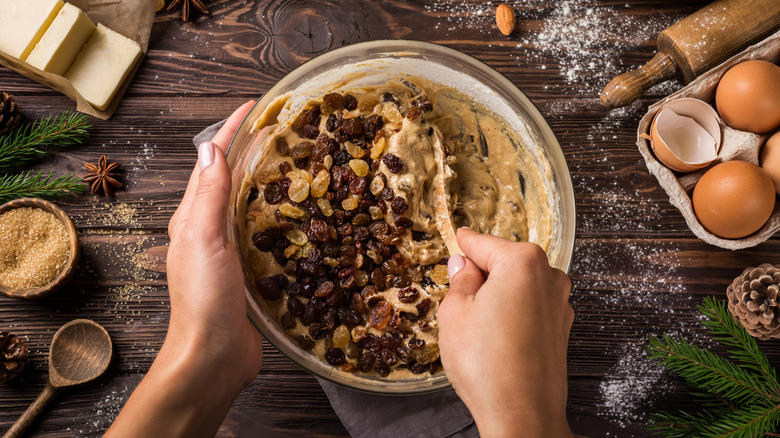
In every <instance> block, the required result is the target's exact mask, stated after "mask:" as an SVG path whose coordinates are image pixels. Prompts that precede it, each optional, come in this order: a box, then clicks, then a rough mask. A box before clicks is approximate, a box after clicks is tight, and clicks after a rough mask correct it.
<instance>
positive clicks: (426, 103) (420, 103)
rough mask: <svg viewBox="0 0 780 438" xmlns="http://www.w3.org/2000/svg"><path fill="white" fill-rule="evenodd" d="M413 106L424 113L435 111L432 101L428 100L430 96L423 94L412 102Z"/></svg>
mask: <svg viewBox="0 0 780 438" xmlns="http://www.w3.org/2000/svg"><path fill="white" fill-rule="evenodd" d="M412 106H415V107H417V108H420V109H421V110H423V111H424V112H426V113H427V112H428V111H433V104H432V103H431V100H430V99H428V96H426V95H424V94H421V95H419V96H417V97H415V98H414V100H412Z"/></svg>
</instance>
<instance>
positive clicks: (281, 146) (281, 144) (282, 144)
mask: <svg viewBox="0 0 780 438" xmlns="http://www.w3.org/2000/svg"><path fill="white" fill-rule="evenodd" d="M274 147H275V149H276V153H278V154H279V155H281V156H283V157H286V156H288V155H290V147H289V146H288V145H287V140H285V139H283V138H277V139H276V143H275V144H274Z"/></svg>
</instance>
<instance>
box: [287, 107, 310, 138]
mask: <svg viewBox="0 0 780 438" xmlns="http://www.w3.org/2000/svg"><path fill="white" fill-rule="evenodd" d="M308 116H309V110H303V111H301V113H300V114H298V117H296V118H295V120H293V122H292V124H291V125H290V128H291V129H292V130H293V132H294V133H296V134H298V133H299V132H300V130H301V128H303V125H305V124H306V121H307V119H308Z"/></svg>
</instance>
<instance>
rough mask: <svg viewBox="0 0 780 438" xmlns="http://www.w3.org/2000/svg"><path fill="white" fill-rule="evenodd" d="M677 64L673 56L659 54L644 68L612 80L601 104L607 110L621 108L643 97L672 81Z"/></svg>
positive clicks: (602, 94)
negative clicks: (655, 88)
mask: <svg viewBox="0 0 780 438" xmlns="http://www.w3.org/2000/svg"><path fill="white" fill-rule="evenodd" d="M676 72H677V64H675V62H674V60H673V59H672V57H671V56H669V55H667V54H666V53H663V52H658V53H656V55H655V56H654V57H653V59H651V60H650V61H648V63H647V64H645V65H643V66H642V67H640V68H638V69H636V70H632V71H630V72H627V73H623V74H622V75H620V76H618V77H616V78H615V79H612V80H611V81H610V82H609V83H608V84H607V86H606V87H604V90H602V91H601V96H600V97H599V98H600V99H601V103H603V104H604V106H605V107H607V108H610V109H612V108H620V107H623V106H626V105H629V104H630V103H631V102H633V101H635V100H637V99H639V98H640V97H642V94H644V92H645V91H646V90H647V89H648V88H650V87H652V86H653V85H655V84H657V83H659V82H663V81H665V80H667V79H672V78H673V77H674V75H675V73H676Z"/></svg>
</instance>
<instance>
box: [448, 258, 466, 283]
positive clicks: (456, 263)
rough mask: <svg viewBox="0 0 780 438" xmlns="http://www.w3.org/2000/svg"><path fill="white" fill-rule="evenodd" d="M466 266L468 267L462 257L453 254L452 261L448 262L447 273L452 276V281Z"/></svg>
mask: <svg viewBox="0 0 780 438" xmlns="http://www.w3.org/2000/svg"><path fill="white" fill-rule="evenodd" d="M464 266H466V259H465V258H464V257H463V256H462V255H460V254H453V255H452V256H451V257H450V260H449V261H448V262H447V272H449V274H450V281H452V277H454V276H455V274H457V273H458V271H460V270H461V269H463V267H464Z"/></svg>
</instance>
